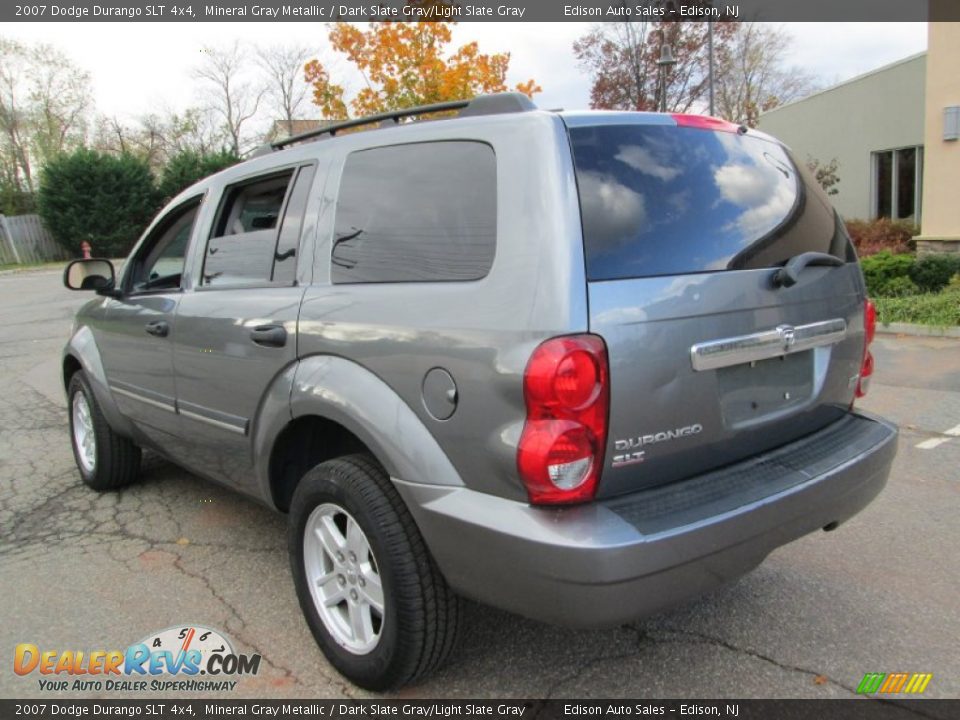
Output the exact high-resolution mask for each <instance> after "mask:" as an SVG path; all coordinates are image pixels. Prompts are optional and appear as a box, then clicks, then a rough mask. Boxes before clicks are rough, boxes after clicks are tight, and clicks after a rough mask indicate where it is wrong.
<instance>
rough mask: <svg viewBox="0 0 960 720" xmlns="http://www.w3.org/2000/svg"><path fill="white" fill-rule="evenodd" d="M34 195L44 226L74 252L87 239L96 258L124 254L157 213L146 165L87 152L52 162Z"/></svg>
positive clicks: (83, 151) (135, 159)
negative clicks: (35, 195)
mask: <svg viewBox="0 0 960 720" xmlns="http://www.w3.org/2000/svg"><path fill="white" fill-rule="evenodd" d="M37 195H38V197H37V200H38V206H39V208H38V209H39V212H40V216H41V217H42V218H43V222H44V224H45V225H46V226H47V228H48V229H49V230H50V233H51V234H52V235H53V237H54V239H55V240H56V241H57V242H58V243H60V244H61V245H62V246H63V247H65V248H67V249H68V250H70V251H71V252H73V253H75V254H79V253H80V244H81V243H82V242H83V241H84V240H86V241H87V242H89V243H90V244H91V245H92V246H93V249H94V251H95V252H96V253H97V254H98V255H102V256H107V257H120V256H123V255H126V253H127V251H129V250H130V248H131V246H132V245H133V243H134V242H135V241H136V239H137V238H138V237H139V236H140V233H141V232H142V231H143V229H144V228H145V227H146V225H147V223H148V222H149V221H150V219H151V218H152V217H153V214H154V213H155V212H156V209H157V193H156V188H155V187H154V184H153V176H152V175H151V174H150V168H149V167H148V166H147V163H146V162H144V161H143V160H142V159H140V158H136V157H133V156H132V155H117V156H113V155H106V154H103V153H98V152H96V151H93V150H86V149H80V150H76V151H75V152H73V153H70V154H64V155H60V156H58V157H56V158H53V159H51V160H50V161H49V162H48V163H47V164H46V165H45V166H44V168H43V171H42V173H41V177H40V189H39V191H38V194H37Z"/></svg>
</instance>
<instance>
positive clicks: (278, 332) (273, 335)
mask: <svg viewBox="0 0 960 720" xmlns="http://www.w3.org/2000/svg"><path fill="white" fill-rule="evenodd" d="M250 339H251V340H253V341H254V342H255V343H256V344H257V345H263V346H264V347H283V346H284V345H286V344H287V331H286V329H284V327H283V325H260V326H259V327H255V328H254V329H253V330H251V331H250Z"/></svg>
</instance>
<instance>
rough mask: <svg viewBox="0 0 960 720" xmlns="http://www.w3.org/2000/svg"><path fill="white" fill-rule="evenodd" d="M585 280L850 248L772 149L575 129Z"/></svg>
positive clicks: (816, 196)
mask: <svg viewBox="0 0 960 720" xmlns="http://www.w3.org/2000/svg"><path fill="white" fill-rule="evenodd" d="M570 136H571V141H572V144H573V153H574V163H575V166H576V173H577V185H578V188H579V192H580V211H581V216H582V221H583V235H584V244H585V249H586V261H587V276H588V278H589V279H590V280H611V279H616V278H630V277H649V276H655V275H678V274H685V273H695V272H713V271H719V270H738V269H747V268H758V267H769V266H772V265H778V264H781V263H783V262H785V261H786V260H788V259H789V258H791V257H793V256H794V255H798V254H800V253H803V252H807V251H812V250H815V251H819V252H831V251H832V250H837V249H839V256H840V257H843V258H845V257H846V252H847V251H846V247H845V244H844V243H843V242H840V241H839V239H838V238H837V237H835V235H836V224H835V222H834V212H833V210H832V208H831V207H830V205H829V203H828V202H827V201H826V199H825V197H824V196H823V194H822V193H821V192H820V190H819V189H818V188H814V187H812V184H811V181H810V180H809V178H806V173H802V174H801V173H798V170H797V167H796V166H795V164H794V163H793V161H792V160H791V159H790V158H789V157H788V155H787V154H786V152H785V151H784V149H783V148H782V147H781V146H780V145H779V144H777V143H773V142H770V141H767V140H763V139H761V138H759V137H756V136H753V137H751V136H750V134H749V132H748V133H747V134H746V135H740V134H737V133H728V132H712V131H707V130H703V129H699V128H682V127H673V126H653V125H608V126H600V127H582V128H571V130H570Z"/></svg>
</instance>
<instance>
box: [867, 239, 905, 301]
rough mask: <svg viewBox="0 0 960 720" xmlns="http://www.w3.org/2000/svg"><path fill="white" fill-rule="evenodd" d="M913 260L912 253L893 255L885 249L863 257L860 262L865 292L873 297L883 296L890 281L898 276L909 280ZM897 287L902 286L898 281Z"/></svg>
mask: <svg viewBox="0 0 960 720" xmlns="http://www.w3.org/2000/svg"><path fill="white" fill-rule="evenodd" d="M914 262H915V261H914V257H913V255H906V254H901V255H893V254H891V253H890V252H888V251H886V250H884V251H882V252H879V253H877V254H876V255H871V256H869V257H865V258H864V259H863V260H862V261H861V263H860V264H861V266H862V267H863V277H864V280H866V282H867V293H869V294H870V295H871V296H874V297H877V296H883V295H885V294H886V292H885V289H886V286H887V284H888V283H889V282H890V281H892V280H895V279H899V278H903V279H905V280H908V281H910V270H911V268H913V264H914ZM899 287H901V288H902V287H903V283H899Z"/></svg>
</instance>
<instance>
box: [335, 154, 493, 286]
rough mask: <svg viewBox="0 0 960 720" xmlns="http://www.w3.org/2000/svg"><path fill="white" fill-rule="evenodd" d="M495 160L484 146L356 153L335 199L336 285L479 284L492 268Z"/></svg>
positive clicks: (347, 166) (345, 167)
mask: <svg viewBox="0 0 960 720" xmlns="http://www.w3.org/2000/svg"><path fill="white" fill-rule="evenodd" d="M496 234H497V160H496V156H495V155H494V152H493V148H492V147H490V146H489V145H487V144H485V143H481V142H470V141H443V142H433V143H417V144H410V145H394V146H390V147H381V148H374V149H371V150H361V151H358V152H355V153H352V154H351V155H350V156H349V157H348V158H347V161H346V164H345V166H344V168H343V177H342V179H341V181H340V194H339V197H338V198H337V210H336V220H335V223H334V241H333V252H332V258H331V262H332V269H331V277H332V279H333V282H335V283H368V282H437V281H450V280H478V279H480V278H482V277H484V276H485V275H486V274H487V273H488V272H489V271H490V267H491V265H492V264H493V256H494V252H495V251H496Z"/></svg>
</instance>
